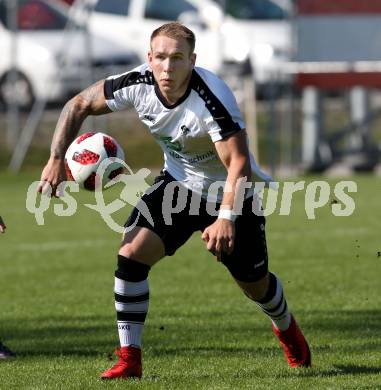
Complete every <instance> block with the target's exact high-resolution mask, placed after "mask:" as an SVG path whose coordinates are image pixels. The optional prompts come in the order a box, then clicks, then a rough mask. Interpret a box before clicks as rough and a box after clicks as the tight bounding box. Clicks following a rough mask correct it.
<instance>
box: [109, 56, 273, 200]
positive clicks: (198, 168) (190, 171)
mask: <svg viewBox="0 0 381 390" xmlns="http://www.w3.org/2000/svg"><path fill="white" fill-rule="evenodd" d="M104 93H105V98H106V102H107V105H108V107H109V108H110V109H111V110H112V111H119V110H124V109H126V108H132V107H134V108H135V110H136V111H137V113H138V115H139V118H140V120H141V121H142V122H143V123H145V124H146V125H147V126H148V128H149V130H150V132H151V134H152V135H153V136H154V137H155V139H156V141H157V142H158V143H159V145H160V146H161V148H162V149H163V152H164V160H165V163H164V169H165V170H167V171H168V173H169V174H170V175H171V176H173V177H174V178H175V179H176V180H178V181H180V182H182V183H184V185H185V186H186V187H187V188H189V189H191V190H192V191H195V192H197V193H199V194H201V195H202V196H203V197H205V198H206V197H207V195H208V190H209V188H210V185H211V184H212V183H215V182H216V181H225V180H226V176H227V171H226V168H225V167H224V165H223V164H222V162H221V160H220V159H219V157H218V155H217V152H216V149H215V147H214V142H217V141H220V140H222V139H224V138H226V137H229V136H230V135H232V134H234V133H236V132H238V131H241V130H242V129H243V128H244V122H243V120H242V116H241V113H240V110H239V108H238V105H237V102H236V100H235V98H234V95H233V93H232V92H231V90H230V89H229V87H228V86H227V85H226V84H225V83H224V82H223V81H222V80H221V79H220V78H218V77H217V76H216V75H215V74H213V73H212V72H210V71H208V70H206V69H203V68H199V67H195V68H194V69H193V72H192V76H191V80H190V83H189V86H188V89H187V91H186V92H185V94H184V96H183V97H182V98H181V99H180V100H179V101H178V102H176V104H174V105H168V104H166V102H165V101H164V99H163V98H162V96H161V94H160V90H159V88H158V85H157V84H156V83H155V80H154V77H153V73H152V71H151V69H150V68H149V66H148V65H147V64H143V65H141V66H139V67H137V68H135V69H133V70H132V71H130V72H126V73H124V74H121V75H115V76H111V77H109V78H108V79H106V81H105V86H104ZM250 158H251V165H252V170H253V174H254V175H255V176H256V178H257V179H259V180H260V181H269V180H270V178H269V177H268V176H266V175H265V174H264V173H263V172H261V171H260V170H259V168H258V166H257V165H256V163H255V160H254V158H253V156H251V157H250ZM253 180H255V178H253ZM221 192H222V191H219V194H218V200H219V201H220V200H221V196H222V194H221ZM248 196H249V194H248ZM212 198H213V197H212Z"/></svg>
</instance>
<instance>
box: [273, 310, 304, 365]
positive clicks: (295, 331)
mask: <svg viewBox="0 0 381 390" xmlns="http://www.w3.org/2000/svg"><path fill="white" fill-rule="evenodd" d="M273 331H274V333H275V335H276V336H277V337H278V339H279V341H280V345H281V346H282V348H283V349H284V354H285V356H286V359H287V362H288V364H289V365H290V367H310V366H311V352H310V348H309V347H308V344H307V341H306V339H305V338H304V336H303V333H302V331H301V330H300V329H299V326H298V324H297V323H296V321H295V319H294V317H293V316H292V315H291V324H290V326H289V327H288V329H286V330H285V331H283V332H281V331H280V330H279V329H277V328H276V327H275V326H274V324H273Z"/></svg>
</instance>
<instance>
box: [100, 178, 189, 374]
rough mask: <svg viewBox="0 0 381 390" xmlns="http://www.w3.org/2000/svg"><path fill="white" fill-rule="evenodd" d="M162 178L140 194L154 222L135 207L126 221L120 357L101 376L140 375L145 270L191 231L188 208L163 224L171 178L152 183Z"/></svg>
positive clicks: (118, 302) (118, 286)
mask: <svg viewBox="0 0 381 390" xmlns="http://www.w3.org/2000/svg"><path fill="white" fill-rule="evenodd" d="M161 178H164V179H163V180H164V185H162V186H160V187H158V188H156V190H155V191H153V192H150V191H147V193H146V194H145V195H143V197H142V200H143V201H144V202H145V205H146V206H147V208H148V210H149V212H150V214H151V217H152V220H153V221H154V224H153V225H151V223H150V222H149V221H147V219H146V218H145V217H144V216H143V215H142V213H140V212H139V211H138V210H137V208H134V210H133V211H132V213H131V215H130V217H129V219H128V221H127V223H126V226H127V228H128V229H127V232H126V233H125V235H124V237H123V241H122V245H121V247H120V250H119V254H118V268H117V270H116V272H115V308H116V312H117V322H118V333H119V339H120V345H121V348H120V351H119V352H118V354H119V356H120V359H119V361H118V363H117V364H116V365H115V366H113V367H112V368H111V369H110V370H107V371H105V372H104V373H103V374H102V378H104V379H111V378H129V377H141V375H142V368H141V367H142V366H141V335H142V330H143V325H144V321H145V318H146V315H147V311H148V306H149V288H148V273H149V271H150V268H151V267H152V266H153V265H154V264H155V263H156V262H158V261H159V260H160V259H162V258H163V257H164V256H166V255H168V256H171V255H173V254H174V253H175V251H176V250H177V248H179V247H180V246H182V245H183V244H184V243H185V242H186V241H187V239H188V238H189V237H190V236H191V235H192V233H193V231H194V228H193V224H192V222H191V221H189V220H188V219H189V218H190V217H189V215H188V214H189V212H188V211H187V210H183V211H181V212H180V213H177V214H174V215H173V216H172V217H173V222H172V224H171V225H167V224H166V223H165V221H164V218H163V210H162V203H163V196H164V190H165V185H166V183H168V182H170V181H173V180H174V179H173V178H171V177H170V176H169V175H167V174H166V175H162V176H159V177H158V178H157V179H156V181H155V183H157V182H158V180H160V179H161ZM132 226H135V227H134V228H132ZM129 228H131V231H129Z"/></svg>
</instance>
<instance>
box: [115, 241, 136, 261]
mask: <svg viewBox="0 0 381 390" xmlns="http://www.w3.org/2000/svg"><path fill="white" fill-rule="evenodd" d="M119 255H121V256H124V257H127V258H129V259H134V260H135V259H136V260H135V261H139V260H137V259H139V248H137V246H136V245H135V244H134V243H132V242H131V243H129V242H128V243H125V244H123V246H122V247H121V248H120V250H119Z"/></svg>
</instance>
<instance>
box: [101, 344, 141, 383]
mask: <svg viewBox="0 0 381 390" xmlns="http://www.w3.org/2000/svg"><path fill="white" fill-rule="evenodd" d="M115 355H117V356H119V360H118V362H117V363H116V364H115V365H114V366H112V367H111V368H110V369H108V370H107V371H105V372H104V373H102V375H101V378H102V379H115V378H124V379H127V378H141V377H142V357H141V350H140V349H139V348H135V347H121V348H120V349H117V350H115Z"/></svg>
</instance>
